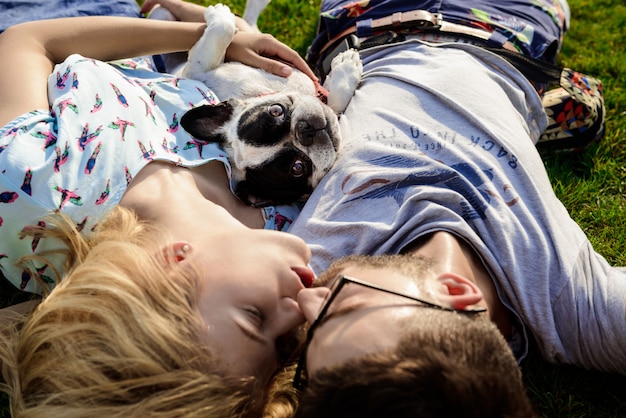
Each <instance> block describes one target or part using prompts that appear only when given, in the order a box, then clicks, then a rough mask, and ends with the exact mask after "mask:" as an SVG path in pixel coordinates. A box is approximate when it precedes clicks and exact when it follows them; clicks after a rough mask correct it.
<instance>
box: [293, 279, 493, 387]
mask: <svg viewBox="0 0 626 418" xmlns="http://www.w3.org/2000/svg"><path fill="white" fill-rule="evenodd" d="M351 283H352V284H356V285H359V286H363V287H366V288H368V289H373V290H378V291H380V292H384V293H388V294H390V295H395V296H400V297H403V298H405V299H410V300H412V301H414V302H419V303H421V305H415V306H416V307H420V308H431V309H438V310H441V311H448V312H460V313H467V314H478V313H482V312H485V311H487V308H474V309H454V308H449V307H446V306H441V305H437V304H436V303H433V302H429V301H427V300H424V299H421V298H418V297H416V296H411V295H407V294H405V293H401V292H396V291H394V290H389V289H385V288H384V287H381V286H378V285H375V284H372V283H368V282H364V281H363V280H359V279H357V278H354V277H350V276H345V275H343V276H341V277H340V278H339V279H338V280H337V281H336V282H335V283H334V284H333V288H332V291H331V292H330V294H329V296H327V299H326V301H324V304H323V305H322V309H321V310H320V313H319V314H318V315H317V318H316V319H315V321H314V322H313V324H311V326H310V327H309V330H308V331H307V334H306V341H305V342H304V345H303V346H302V354H301V355H300V358H299V359H298V365H297V367H296V372H295V375H294V377H293V387H294V388H296V389H298V390H303V389H305V388H306V386H307V382H308V379H304V378H303V375H302V373H303V372H304V370H305V367H306V352H307V350H308V349H309V345H310V344H311V340H312V339H313V334H314V333H315V330H316V329H317V328H318V327H319V325H320V324H321V323H322V321H323V320H324V318H325V317H326V314H327V313H328V308H329V307H330V305H331V304H332V303H333V301H334V300H335V299H336V298H337V295H338V294H339V292H340V291H341V289H343V288H344V287H345V286H346V285H347V284H351Z"/></svg>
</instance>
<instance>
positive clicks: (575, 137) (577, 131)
mask: <svg viewBox="0 0 626 418" xmlns="http://www.w3.org/2000/svg"><path fill="white" fill-rule="evenodd" d="M542 101H543V107H544V108H545V109H546V114H547V115H548V127H547V128H546V130H545V131H544V133H543V134H542V135H541V138H539V142H538V143H537V147H539V148H545V149H558V150H562V151H579V150H581V149H582V148H584V147H586V146H588V145H589V144H591V143H593V142H598V141H599V140H600V138H601V137H602V135H603V134H604V126H605V111H604V95H603V92H602V82H601V81H600V80H598V79H596V78H594V77H591V76H588V75H585V74H582V73H579V72H577V71H574V70H571V69H568V68H566V69H564V70H563V73H562V74H561V86H560V87H558V88H556V89H553V90H549V91H547V92H546V93H545V94H544V95H543V96H542Z"/></svg>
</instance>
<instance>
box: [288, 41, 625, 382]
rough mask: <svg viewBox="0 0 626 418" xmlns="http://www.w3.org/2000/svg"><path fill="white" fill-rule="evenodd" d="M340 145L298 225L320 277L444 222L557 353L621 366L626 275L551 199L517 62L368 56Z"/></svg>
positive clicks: (406, 49) (417, 46) (531, 98)
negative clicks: (344, 261) (352, 257)
mask: <svg viewBox="0 0 626 418" xmlns="http://www.w3.org/2000/svg"><path fill="white" fill-rule="evenodd" d="M362 57H363V64H364V77H363V81H362V84H361V86H360V87H359V89H358V90H357V92H356V93H355V96H354V97H353V99H352V101H351V103H350V105H349V106H348V109H347V110H346V112H345V114H343V115H342V116H341V119H340V123H341V129H342V133H343V138H344V139H343V140H344V142H343V145H342V149H341V153H340V157H339V160H338V161H337V163H336V165H335V167H334V168H333V170H332V171H331V172H330V173H329V174H328V175H327V176H326V177H325V178H324V180H323V181H322V183H321V184H320V185H319V186H318V187H317V189H316V190H315V192H314V193H313V195H312V196H311V198H310V199H309V201H308V203H307V204H306V205H305V207H304V209H303V211H302V213H301V215H300V217H299V218H298V219H297V220H296V222H295V223H294V224H293V226H292V228H291V229H290V232H292V233H294V234H296V235H298V236H300V237H302V238H303V239H304V240H305V241H306V242H307V243H308V244H309V245H310V248H311V250H312V253H313V259H312V263H311V265H312V268H313V269H314V270H315V271H316V272H317V273H320V272H321V271H323V270H324V269H325V268H327V267H328V265H329V263H330V262H332V261H333V260H334V259H336V258H338V257H340V256H343V255H348V254H385V253H391V254H394V253H398V252H400V251H401V250H402V249H403V248H404V247H405V246H407V245H408V244H409V243H411V242H412V241H414V240H415V239H416V238H418V237H420V236H422V235H424V234H426V233H429V232H433V231H437V230H445V231H449V232H451V233H454V234H456V235H457V236H459V237H461V238H462V239H464V240H465V241H467V242H468V243H469V244H470V245H471V246H472V247H473V248H474V249H475V250H476V252H477V253H478V254H479V255H480V257H481V258H482V260H483V262H484V264H485V266H486V268H487V269H488V271H489V272H490V274H491V276H492V277H493V279H494V281H495V284H496V287H497V290H498V293H499V296H500V298H501V300H502V301H503V303H504V304H505V305H506V306H508V307H509V308H510V309H511V310H512V311H513V312H514V313H515V314H516V315H517V320H518V321H519V322H520V323H521V324H523V326H522V328H521V330H520V331H521V335H522V336H523V337H524V342H523V343H522V347H521V348H522V349H521V351H518V352H516V354H517V355H518V357H519V358H522V357H523V356H524V355H525V354H526V351H527V341H528V334H532V336H533V338H534V339H535V340H536V341H537V344H538V346H539V348H540V350H541V351H542V353H543V355H544V357H545V358H546V359H547V360H549V361H555V362H564V363H571V364H576V365H579V366H582V367H586V368H594V369H600V370H604V371H609V372H619V373H623V374H626V349H624V347H626V321H625V316H626V275H625V274H624V273H623V272H620V271H618V270H617V269H614V268H612V267H610V266H609V265H608V264H607V262H606V261H605V259H604V258H603V257H601V256H600V255H598V254H597V253H595V252H594V251H593V249H592V248H591V245H590V244H589V241H588V240H587V238H586V236H585V234H584V233H583V231H582V230H581V229H580V227H578V226H577V225H576V223H575V222H574V221H573V220H572V219H571V218H570V216H569V214H568V213H567V210H566V209H565V207H564V206H563V205H562V204H561V202H559V200H558V199H557V197H556V196H555V194H554V192H553V189H552V187H551V184H550V181H549V179H548V176H547V173H546V170H545V168H544V165H543V162H542V160H541V158H540V156H539V154H538V153H537V150H536V148H535V146H534V143H535V142H536V141H537V139H538V137H539V135H540V133H541V131H542V129H543V128H544V126H545V123H546V116H545V113H544V112H543V108H542V105H541V101H540V99H539V97H538V95H537V94H536V92H535V90H534V89H533V87H532V86H531V85H530V83H529V82H528V81H527V80H526V79H525V78H524V77H523V76H522V75H521V74H520V73H519V72H518V71H517V70H515V69H514V68H513V67H512V66H510V65H509V64H508V63H506V62H505V61H504V60H502V59H501V58H500V57H497V56H495V55H493V54H491V53H489V52H487V51H484V50H481V49H479V48H477V47H475V46H472V45H468V44H449V45H447V46H438V47H430V46H427V45H424V44H421V43H418V42H416V41H412V42H408V43H405V44H401V45H397V46H393V47H387V48H383V49H379V50H367V51H364V52H363V53H362Z"/></svg>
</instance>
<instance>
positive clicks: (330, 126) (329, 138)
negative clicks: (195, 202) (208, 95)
mask: <svg viewBox="0 0 626 418" xmlns="http://www.w3.org/2000/svg"><path fill="white" fill-rule="evenodd" d="M181 125H182V127H183V128H184V129H185V130H186V131H187V132H189V133H190V134H191V135H193V136H194V137H195V138H196V139H197V140H200V141H205V142H216V143H219V144H221V145H222V146H223V148H224V150H225V152H226V153H227V154H228V157H229V160H230V162H231V166H232V178H233V180H234V183H235V194H236V195H237V196H238V197H239V198H240V199H241V200H243V201H244V202H246V203H248V204H250V205H253V206H267V205H270V204H284V203H292V202H295V201H298V200H303V199H305V198H306V197H308V196H309V194H310V193H311V192H312V191H313V188H314V187H315V186H317V184H318V183H319V182H320V180H321V179H322V177H323V176H324V174H326V173H327V172H328V170H330V168H331V166H332V165H333V163H334V162H335V159H336V156H337V150H338V148H339V141H340V138H339V124H338V120H337V115H336V114H335V113H334V112H333V111H332V110H331V109H330V108H329V107H328V106H326V105H324V104H323V103H322V102H321V101H319V100H318V99H317V98H315V97H313V96H309V95H305V94H300V93H291V92H290V93H275V94H270V95H265V96H260V97H255V98H252V99H247V100H239V99H229V100H228V101H225V102H221V103H219V104H217V105H205V106H200V107H197V108H194V109H191V110H189V111H188V112H187V113H185V114H184V115H183V117H182V118H181Z"/></svg>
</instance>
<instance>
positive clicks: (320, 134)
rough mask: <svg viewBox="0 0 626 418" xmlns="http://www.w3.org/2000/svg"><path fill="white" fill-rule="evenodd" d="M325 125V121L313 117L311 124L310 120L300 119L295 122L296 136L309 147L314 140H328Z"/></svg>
mask: <svg viewBox="0 0 626 418" xmlns="http://www.w3.org/2000/svg"><path fill="white" fill-rule="evenodd" d="M325 127H326V121H325V120H323V119H315V120H313V124H311V121H307V120H300V121H298V122H297V123H296V138H298V142H300V144H302V145H303V146H305V147H310V146H311V145H313V144H314V143H316V142H318V143H319V142H322V143H324V142H326V141H328V134H327V133H326V131H325V130H324V128H325Z"/></svg>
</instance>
